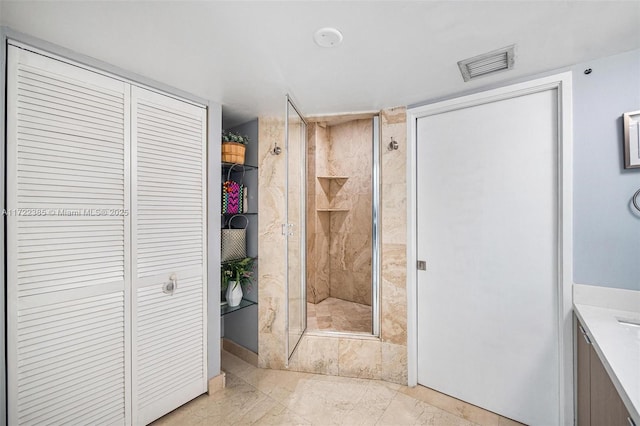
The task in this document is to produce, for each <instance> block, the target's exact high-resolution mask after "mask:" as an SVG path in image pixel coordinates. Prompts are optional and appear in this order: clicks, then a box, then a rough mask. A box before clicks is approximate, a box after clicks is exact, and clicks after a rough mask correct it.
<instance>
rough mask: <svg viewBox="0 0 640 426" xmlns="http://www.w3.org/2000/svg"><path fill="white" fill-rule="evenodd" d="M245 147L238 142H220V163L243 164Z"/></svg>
mask: <svg viewBox="0 0 640 426" xmlns="http://www.w3.org/2000/svg"><path fill="white" fill-rule="evenodd" d="M245 149H246V146H245V145H244V144H242V143H238V142H222V162H224V163H236V164H244V151H245Z"/></svg>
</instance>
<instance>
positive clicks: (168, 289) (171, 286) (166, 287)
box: [162, 274, 178, 295]
mask: <svg viewBox="0 0 640 426" xmlns="http://www.w3.org/2000/svg"><path fill="white" fill-rule="evenodd" d="M177 289H178V277H177V276H176V274H171V275H169V282H167V283H164V284H162V292H163V293H165V294H171V295H173V292H174V291H176V290H177Z"/></svg>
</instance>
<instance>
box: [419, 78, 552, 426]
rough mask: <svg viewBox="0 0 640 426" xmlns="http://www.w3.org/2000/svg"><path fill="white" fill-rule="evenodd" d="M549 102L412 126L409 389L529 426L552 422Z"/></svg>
mask: <svg viewBox="0 0 640 426" xmlns="http://www.w3.org/2000/svg"><path fill="white" fill-rule="evenodd" d="M557 105H558V96H557V90H556V89H549V90H543V91H540V92H537V93H532V94H526V95H521V96H516V97H510V98H506V99H501V100H495V99H494V100H493V101H488V100H486V101H481V102H478V103H477V104H474V105H471V106H467V107H464V108H458V109H454V110H450V111H445V112H441V113H437V114H434V115H428V116H424V117H422V118H419V119H418V120H417V128H416V133H417V226H418V241H417V254H418V259H420V260H425V261H426V265H427V268H426V271H419V272H418V284H417V285H418V309H417V315H418V382H419V383H420V384H423V385H425V386H427V387H430V388H433V389H436V390H438V391H440V392H443V393H445V394H448V395H451V396H454V397H456V398H459V399H462V400H464V401H467V402H470V403H472V404H474V405H478V406H480V407H483V408H486V409H488V410H491V411H494V412H496V413H499V414H501V415H504V416H507V417H510V418H513V419H515V420H518V421H521V422H524V423H527V424H531V425H554V424H558V423H559V422H560V417H559V406H560V403H559V393H560V388H559V380H560V374H559V368H560V361H559V336H558V334H559V331H558V329H559V325H558V324H559V319H558V307H559V303H558V267H559V266H558V259H559V256H558V241H559V238H558V217H559V213H558V200H559V195H558V194H559V189H558V188H559V187H558V133H559V132H558V107H557Z"/></svg>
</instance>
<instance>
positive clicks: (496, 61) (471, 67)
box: [458, 44, 516, 81]
mask: <svg viewBox="0 0 640 426" xmlns="http://www.w3.org/2000/svg"><path fill="white" fill-rule="evenodd" d="M515 47H516V46H515V44H513V45H511V46H507V47H503V48H502V49H498V50H494V51H492V52H488V53H483V54H482V55H478V56H474V57H473V58H469V59H464V60H462V61H460V62H458V67H460V72H461V73H462V78H463V79H464V81H469V80H473V79H474V78H477V77H483V76H486V75H490V74H495V73H497V72H502V71H507V70H510V69H512V68H513V64H514V61H515V55H514V51H515Z"/></svg>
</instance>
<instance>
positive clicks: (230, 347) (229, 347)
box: [222, 338, 258, 367]
mask: <svg viewBox="0 0 640 426" xmlns="http://www.w3.org/2000/svg"><path fill="white" fill-rule="evenodd" d="M222 349H224V350H225V351H227V352H229V353H230V354H233V355H235V356H237V357H238V358H240V359H241V360H243V361H245V362H248V363H249V364H251V365H253V366H254V367H257V366H258V354H257V353H255V352H253V351H250V350H249V349H247V348H245V347H244V346H241V345H239V344H237V343H236V342H234V341H232V340H229V339H226V338H223V339H222Z"/></svg>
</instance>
